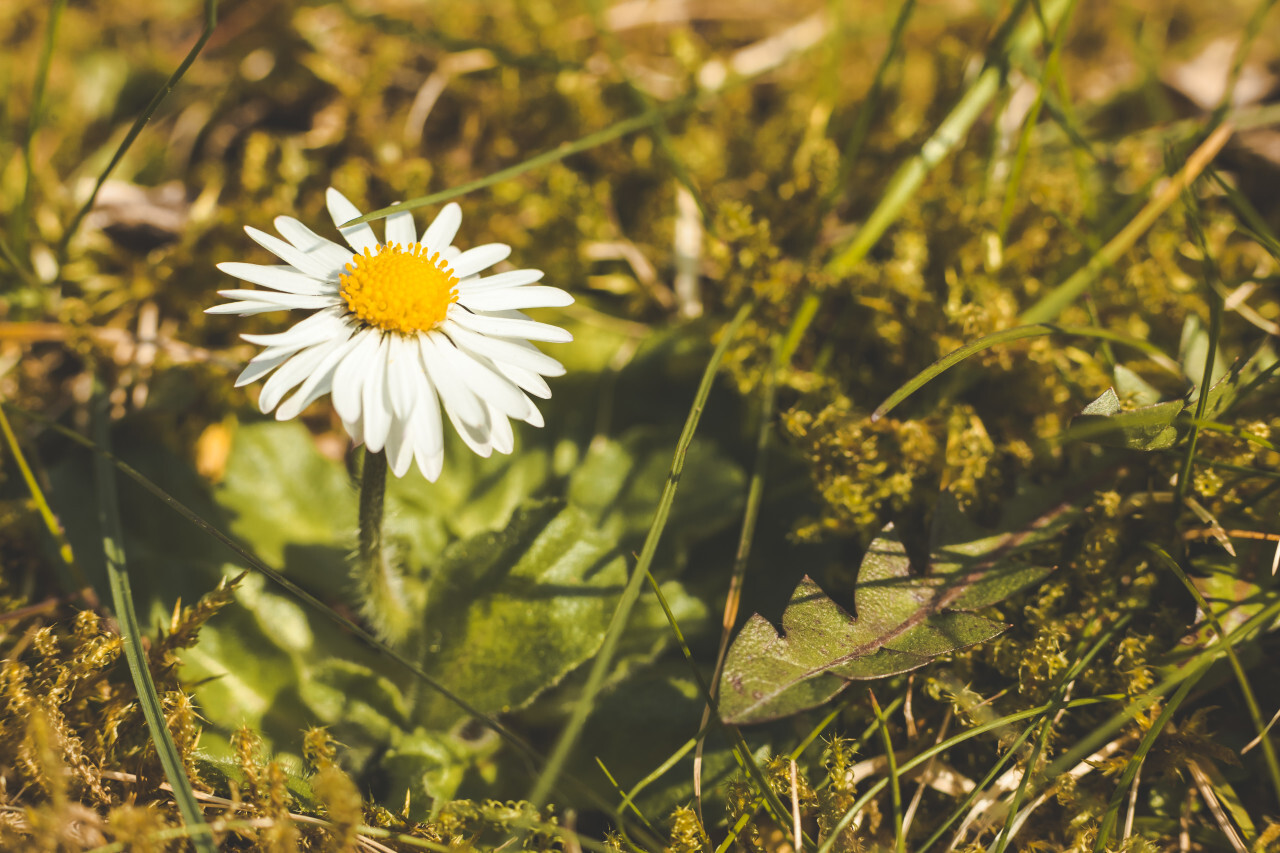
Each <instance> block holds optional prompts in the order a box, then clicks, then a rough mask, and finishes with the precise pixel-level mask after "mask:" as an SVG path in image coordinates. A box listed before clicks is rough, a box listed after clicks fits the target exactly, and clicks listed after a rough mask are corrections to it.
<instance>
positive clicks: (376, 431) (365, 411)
mask: <svg viewBox="0 0 1280 853" xmlns="http://www.w3.org/2000/svg"><path fill="white" fill-rule="evenodd" d="M387 346H388V345H387V338H386V336H383V337H382V338H381V339H380V340H379V341H378V351H377V352H375V353H374V354H373V357H372V359H371V360H370V363H369V369H368V371H367V372H366V373H365V377H364V387H363V388H361V389H360V404H361V410H360V422H361V425H362V427H363V430H364V446H365V447H366V448H368V449H369V450H372V451H373V452H375V453H376V452H378V451H379V450H381V449H382V447H383V445H384V444H386V441H387V431H388V430H389V429H391V410H390V409H389V408H388V407H387V403H386V400H385V396H386V395H385V393H384V386H385V385H386V381H387Z"/></svg>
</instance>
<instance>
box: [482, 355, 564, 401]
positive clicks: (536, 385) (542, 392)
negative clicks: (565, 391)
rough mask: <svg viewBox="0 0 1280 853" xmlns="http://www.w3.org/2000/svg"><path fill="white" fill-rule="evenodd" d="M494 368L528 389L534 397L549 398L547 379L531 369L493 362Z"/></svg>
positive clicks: (549, 390) (549, 391) (549, 388)
mask: <svg viewBox="0 0 1280 853" xmlns="http://www.w3.org/2000/svg"><path fill="white" fill-rule="evenodd" d="M493 366H494V368H496V369H497V371H498V372H499V373H501V374H502V375H503V376H505V377H507V378H508V379H510V380H511V381H512V382H514V383H515V384H517V385H519V386H520V387H521V388H523V389H524V390H526V391H528V392H529V393H530V394H532V395H533V396H535V397H541V398H542V399H544V400H550V399H551V386H550V385H548V384H547V380H545V379H543V378H542V377H541V376H539V375H538V374H536V373H534V372H533V371H532V370H525V369H524V368H523V367H517V366H516V365H514V364H503V363H501V362H494V365H493Z"/></svg>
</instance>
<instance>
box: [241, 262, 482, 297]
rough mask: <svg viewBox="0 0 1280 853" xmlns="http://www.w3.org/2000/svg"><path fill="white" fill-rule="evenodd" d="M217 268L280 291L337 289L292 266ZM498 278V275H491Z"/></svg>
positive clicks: (246, 265)
mask: <svg viewBox="0 0 1280 853" xmlns="http://www.w3.org/2000/svg"><path fill="white" fill-rule="evenodd" d="M218 269H220V270H222V271H223V272H224V273H226V274H227V275H233V276H235V277H236V278H238V279H240V280H241V281H247V282H250V283H251V284H256V285H259V286H261V287H269V288H271V289H272V290H279V291H280V292H281V293H309V294H316V293H337V291H338V289H337V288H336V287H334V285H333V284H332V283H330V282H327V281H321V280H319V279H315V278H312V277H311V276H309V275H304V274H302V273H300V272H298V271H297V270H295V269H294V268H293V267H288V266H268V265H266V264H245V263H241V262H239V261H228V262H226V263H221V264H218ZM493 278H498V276H493Z"/></svg>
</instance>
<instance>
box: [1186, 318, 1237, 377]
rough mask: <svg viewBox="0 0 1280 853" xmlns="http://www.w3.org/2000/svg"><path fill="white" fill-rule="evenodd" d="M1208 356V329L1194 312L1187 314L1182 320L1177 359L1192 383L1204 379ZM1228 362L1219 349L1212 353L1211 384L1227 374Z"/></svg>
mask: <svg viewBox="0 0 1280 853" xmlns="http://www.w3.org/2000/svg"><path fill="white" fill-rule="evenodd" d="M1208 358H1209V330H1208V329H1206V328H1205V327H1204V323H1202V322H1200V318H1199V317H1197V316H1196V315H1195V314H1188V315H1187V318H1186V319H1185V320H1184V321H1183V322H1182V338H1181V340H1180V342H1179V344H1178V361H1179V362H1180V363H1181V364H1182V373H1183V375H1184V376H1186V377H1187V379H1188V381H1190V382H1191V383H1192V384H1193V385H1199V384H1200V383H1201V382H1202V381H1204V368H1205V362H1206V361H1207V360H1208ZM1228 367H1229V362H1228V360H1227V358H1226V356H1225V355H1223V353H1222V350H1221V349H1216V350H1215V351H1214V353H1213V378H1212V384H1217V383H1218V382H1219V381H1220V380H1221V379H1222V377H1224V376H1226V375H1227V369H1228Z"/></svg>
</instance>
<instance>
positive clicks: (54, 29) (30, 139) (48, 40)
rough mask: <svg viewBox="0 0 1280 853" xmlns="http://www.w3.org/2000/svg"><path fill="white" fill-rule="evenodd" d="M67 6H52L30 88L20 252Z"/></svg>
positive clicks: (17, 236)
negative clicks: (51, 74) (34, 150)
mask: <svg viewBox="0 0 1280 853" xmlns="http://www.w3.org/2000/svg"><path fill="white" fill-rule="evenodd" d="M66 7H67V0H54V2H53V3H51V4H50V5H49V19H48V21H46V22H45V28H44V44H43V45H42V46H41V48H40V59H39V62H38V64H37V65H36V79H35V83H34V85H32V87H31V114H30V115H28V116H27V135H26V138H25V139H23V140H22V164H23V167H24V170H25V172H26V174H25V176H24V177H23V179H22V198H21V199H19V201H18V210H17V212H16V213H15V214H14V218H13V230H12V235H13V244H14V247H15V248H16V249H17V250H18V251H19V252H21V251H22V250H23V249H24V248H25V247H26V245H27V228H28V226H29V225H30V224H31V223H30V219H31V183H32V180H33V179H34V178H35V155H34V154H33V153H32V148H33V147H34V146H35V141H36V131H37V130H39V128H40V119H41V118H43V115H42V113H43V112H44V90H45V86H46V84H47V83H48V82H49V66H50V65H51V64H52V63H53V44H54V41H55V40H56V39H57V35H58V23H59V21H60V20H61V19H62V10H63V9H65V8H66Z"/></svg>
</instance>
